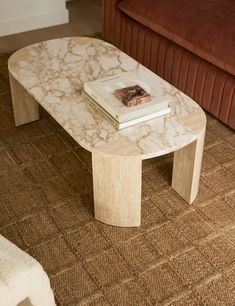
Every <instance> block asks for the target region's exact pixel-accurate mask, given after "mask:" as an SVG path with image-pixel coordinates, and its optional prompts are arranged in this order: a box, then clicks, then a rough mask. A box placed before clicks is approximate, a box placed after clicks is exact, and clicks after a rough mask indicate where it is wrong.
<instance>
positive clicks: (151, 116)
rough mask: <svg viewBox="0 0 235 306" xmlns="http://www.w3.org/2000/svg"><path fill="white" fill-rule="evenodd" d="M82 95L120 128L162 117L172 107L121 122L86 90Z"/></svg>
mask: <svg viewBox="0 0 235 306" xmlns="http://www.w3.org/2000/svg"><path fill="white" fill-rule="evenodd" d="M82 97H83V98H84V100H85V101H86V102H87V103H88V104H90V105H91V106H92V107H94V108H95V109H96V110H97V111H98V112H100V113H101V114H102V115H103V116H104V117H105V118H106V119H107V120H108V121H109V122H110V123H112V124H113V125H114V126H115V127H116V128H117V129H118V130H121V129H124V128H127V127H130V126H133V125H135V124H138V123H141V122H144V121H147V120H151V119H154V118H156V117H160V116H163V115H166V114H169V113H170V111H171V109H170V107H168V108H165V109H163V110H161V111H158V112H155V113H153V114H148V115H145V116H142V117H139V118H136V119H132V120H129V121H123V122H119V121H118V120H116V119H115V118H114V117H112V116H111V115H110V114H109V113H108V112H107V111H106V110H105V109H104V108H102V107H101V106H100V105H99V104H98V103H96V101H95V100H94V99H93V98H92V97H91V96H89V95H88V94H87V93H86V92H85V91H82Z"/></svg>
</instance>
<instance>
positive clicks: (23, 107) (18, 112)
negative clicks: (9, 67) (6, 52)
mask: <svg viewBox="0 0 235 306" xmlns="http://www.w3.org/2000/svg"><path fill="white" fill-rule="evenodd" d="M10 83H11V95H12V105H13V111H14V118H15V125H16V126H19V125H22V124H25V123H29V122H32V121H35V120H38V119H39V105H38V103H37V102H36V100H35V99H34V98H33V97H32V96H31V95H30V94H29V93H28V92H27V91H26V90H25V89H24V88H23V86H21V85H20V83H19V82H18V81H17V80H16V79H15V78H14V77H13V76H12V75H10Z"/></svg>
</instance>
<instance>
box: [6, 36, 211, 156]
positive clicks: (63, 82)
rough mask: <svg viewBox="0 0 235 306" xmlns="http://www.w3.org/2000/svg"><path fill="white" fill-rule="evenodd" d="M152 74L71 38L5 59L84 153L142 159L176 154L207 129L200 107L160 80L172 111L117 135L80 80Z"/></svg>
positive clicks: (101, 46) (95, 43)
mask: <svg viewBox="0 0 235 306" xmlns="http://www.w3.org/2000/svg"><path fill="white" fill-rule="evenodd" d="M136 69H137V70H144V73H145V74H146V76H147V77H151V75H153V73H152V72H151V71H150V70H148V69H146V68H145V67H143V66H142V65H141V64H139V63H138V62H136V61H135V60H134V59H132V58H131V57H129V56H128V55H126V54H125V53H123V52H121V51H120V50H119V49H117V48H116V47H114V46H112V45H111V44H109V43H106V42H104V41H102V40H98V39H93V38H85V37H74V38H73V37H71V38H62V39H55V40H50V41H46V42H41V43H37V44H34V45H30V46H28V47H26V48H23V49H21V50H19V51H17V52H15V53H14V54H13V55H12V56H11V57H10V59H9V71H10V74H11V75H12V76H13V77H14V79H16V80H17V81H18V82H19V83H20V84H21V85H22V86H23V87H24V88H25V89H26V90H27V92H28V93H29V94H30V95H32V96H33V97H34V98H35V100H36V101H37V102H38V103H39V104H40V105H42V107H43V108H44V109H45V110H46V111H47V112H48V113H50V115H51V116H52V117H54V118H55V119H56V121H57V122H58V123H59V124H60V125H61V126H62V127H63V128H64V129H65V130H66V131H67V132H68V133H69V134H70V135H71V136H72V137H73V138H74V139H75V140H76V141H77V142H78V143H79V144H80V145H81V146H82V147H84V148H85V149H87V150H89V151H93V150H94V149H95V150H101V151H105V152H106V153H107V152H108V154H115V155H121V156H125V155H141V158H142V159H147V158H151V157H156V156H160V155H163V154H166V153H169V152H173V151H176V150H178V149H180V148H182V147H184V146H185V145H187V144H190V143H191V142H193V141H194V140H196V139H197V137H198V135H199V134H200V133H202V132H203V131H204V130H205V125H206V117H205V114H204V112H203V111H202V109H201V108H200V106H199V105H198V104H197V103H195V102H194V101H193V100H192V99H190V98H189V97H187V96H186V95H184V94H183V93H182V92H180V91H179V90H177V89H176V88H175V87H173V86H172V85H170V84H169V83H167V82H166V81H164V80H162V79H161V78H160V77H159V78H158V82H157V83H156V91H161V93H163V94H164V95H165V96H166V98H170V106H171V113H170V114H169V115H167V116H164V117H159V118H156V119H152V120H150V121H146V122H144V123H141V124H138V125H136V126H133V127H129V128H126V129H123V130H120V131H117V130H116V129H115V128H114V127H113V126H112V125H111V124H110V123H109V122H108V121H107V120H106V119H105V118H104V117H103V116H102V115H100V114H99V113H98V112H97V111H96V110H94V109H93V108H92V107H91V106H89V105H88V104H86V102H85V101H84V100H83V98H82V97H81V89H82V86H83V83H84V82H87V81H91V80H94V79H99V78H102V77H105V76H111V75H115V74H118V73H122V72H126V71H134V70H136Z"/></svg>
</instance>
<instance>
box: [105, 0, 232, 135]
mask: <svg viewBox="0 0 235 306" xmlns="http://www.w3.org/2000/svg"><path fill="white" fill-rule="evenodd" d="M103 36H104V39H106V40H107V41H109V42H111V43H112V44H114V45H115V46H117V47H119V48H120V49H121V50H123V51H124V52H126V53H128V54H129V55H131V56H132V57H133V58H135V59H136V60H138V61H139V62H141V63H142V64H144V65H145V66H146V67H148V68H150V69H151V70H152V71H154V72H156V73H157V74H158V75H159V76H161V77H162V78H163V79H165V80H166V81H168V82H170V83H171V84H173V85H174V86H176V87H177V88H179V89H180V90H181V91H183V92H185V93H186V94H187V95H189V96H190V97H192V98H193V99H194V100H195V101H197V102H198V103H199V104H200V105H201V106H202V107H203V108H204V109H205V110H207V111H208V112H210V113H211V114H212V115H214V116H215V117H217V118H218V119H219V120H221V121H222V122H224V123H225V124H227V125H228V126H230V127H231V128H233V129H235V1H234V0H223V1H221V0H190V1H189V0H167V1H166V0H103Z"/></svg>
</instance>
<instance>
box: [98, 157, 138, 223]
mask: <svg viewBox="0 0 235 306" xmlns="http://www.w3.org/2000/svg"><path fill="white" fill-rule="evenodd" d="M92 168H93V186H94V204H95V218H96V219H97V220H99V221H101V222H104V223H107V224H110V225H115V226H123V227H134V226H140V219H141V180H142V160H141V156H115V155H108V154H105V153H101V152H95V153H94V152H93V153H92Z"/></svg>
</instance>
